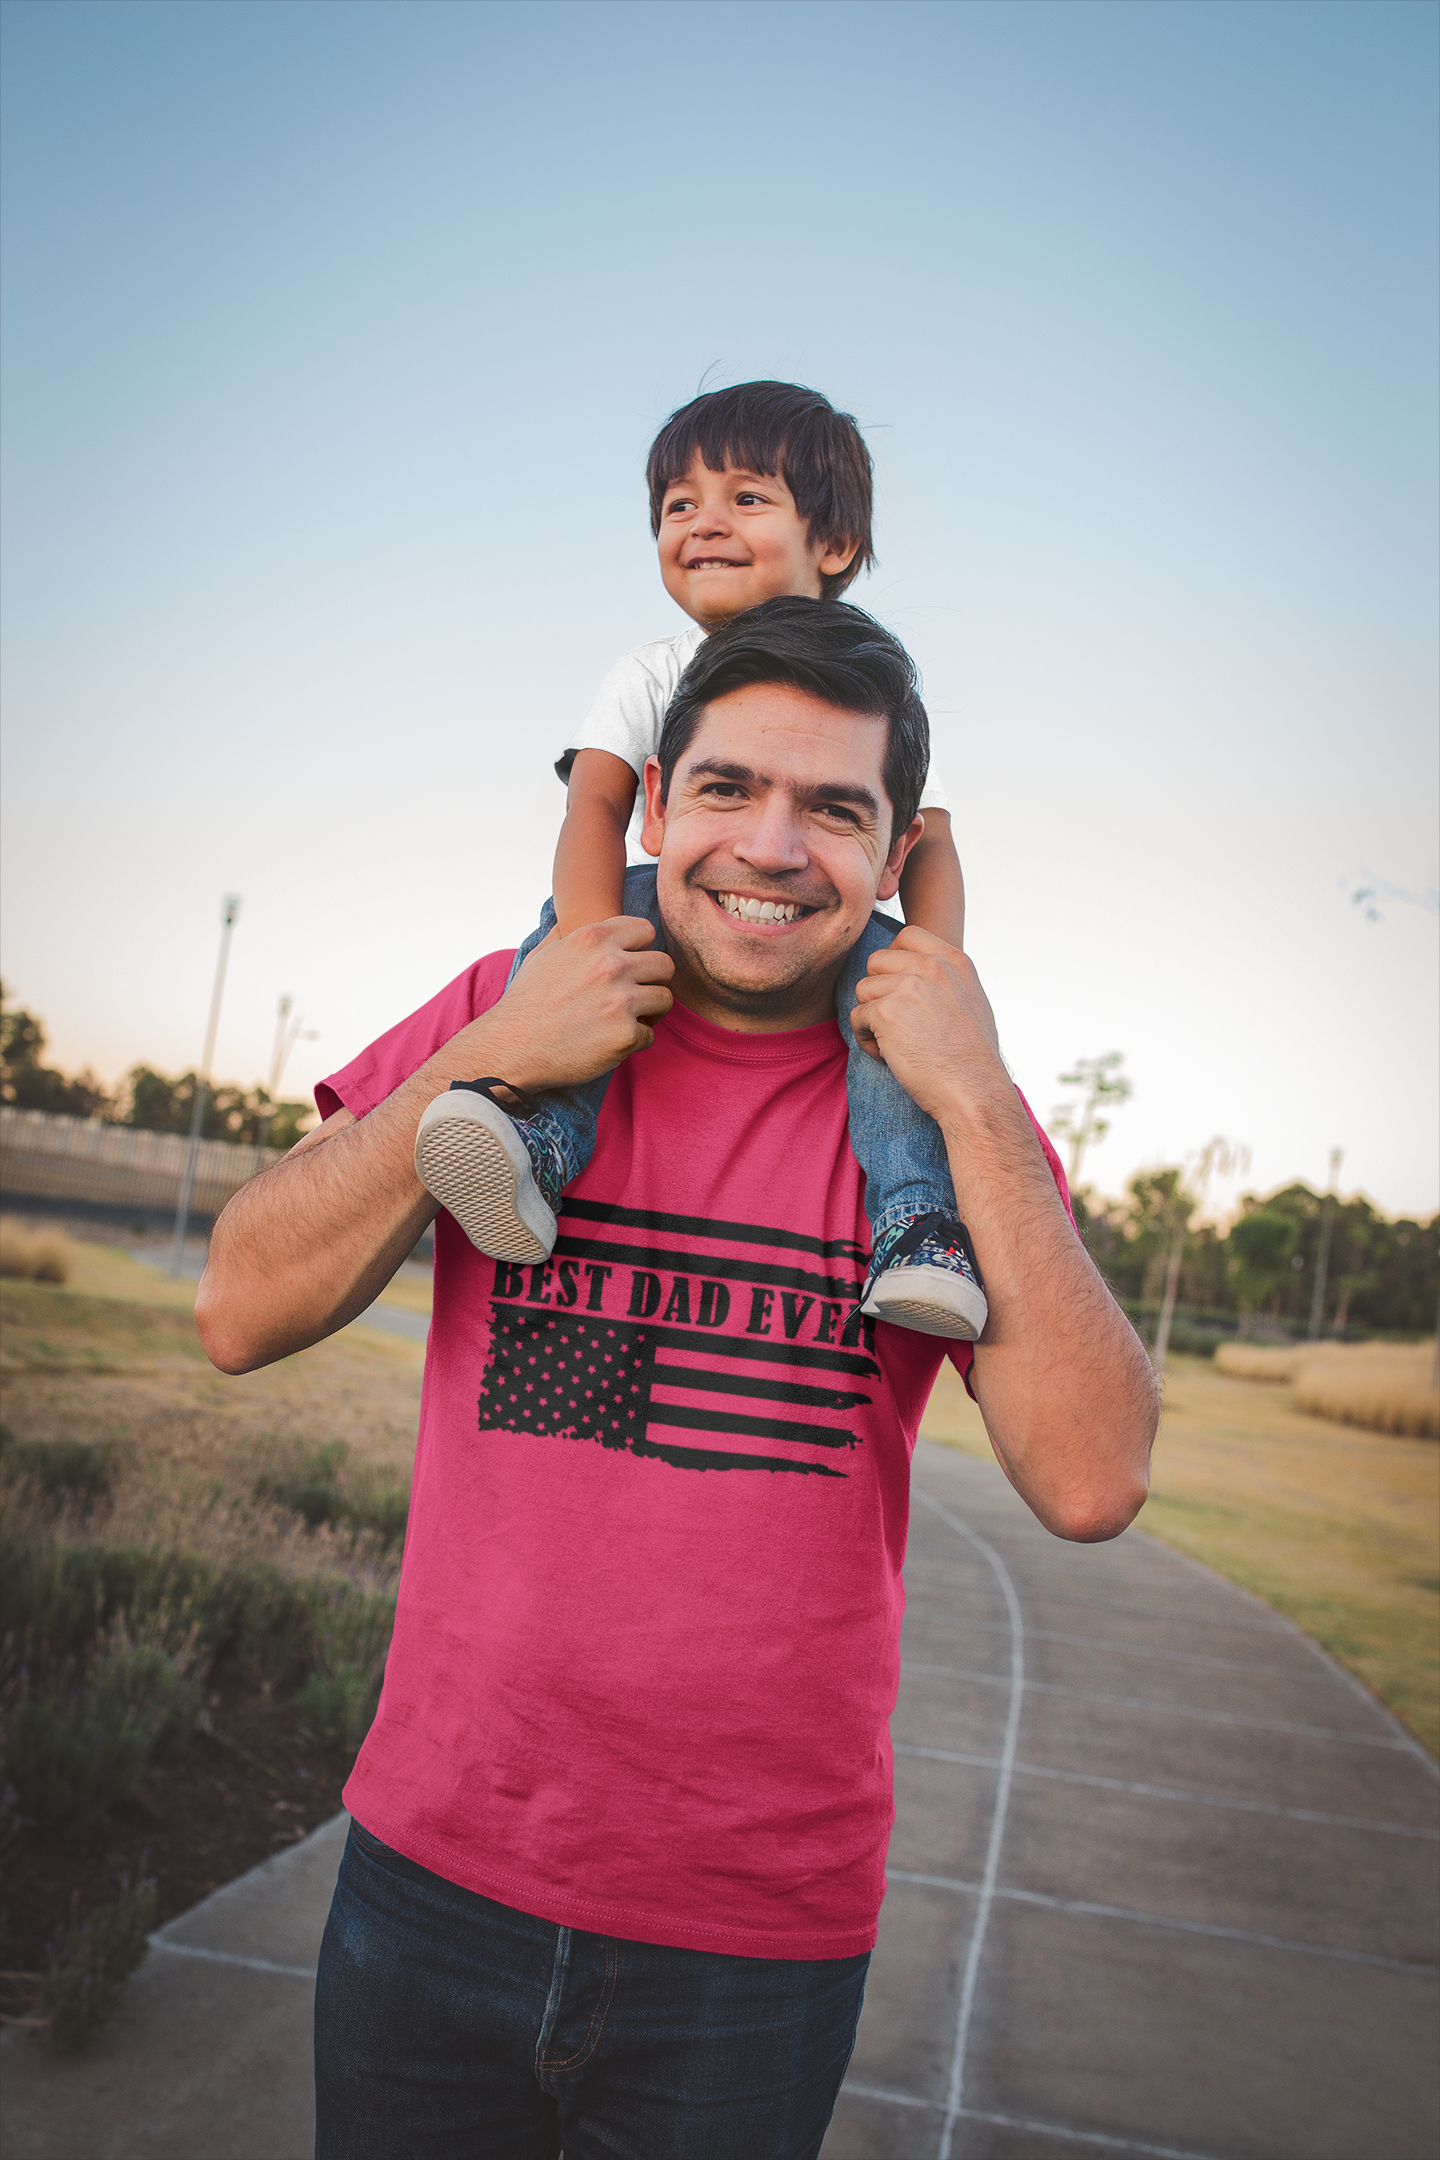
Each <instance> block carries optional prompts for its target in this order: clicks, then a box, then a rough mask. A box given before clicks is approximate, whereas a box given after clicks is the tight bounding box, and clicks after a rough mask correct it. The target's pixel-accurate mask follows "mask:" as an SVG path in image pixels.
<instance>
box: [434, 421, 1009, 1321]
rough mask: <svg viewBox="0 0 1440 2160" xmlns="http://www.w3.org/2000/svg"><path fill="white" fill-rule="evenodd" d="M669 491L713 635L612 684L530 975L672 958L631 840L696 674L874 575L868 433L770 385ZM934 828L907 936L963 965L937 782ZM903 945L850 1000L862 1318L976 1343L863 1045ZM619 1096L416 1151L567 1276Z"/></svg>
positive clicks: (473, 1095)
mask: <svg viewBox="0 0 1440 2160" xmlns="http://www.w3.org/2000/svg"><path fill="white" fill-rule="evenodd" d="M647 477H648V479H649V484H650V518H651V529H652V531H653V532H654V534H655V537H656V540H657V542H658V545H659V554H660V575H661V579H662V581H663V583H664V586H665V589H666V591H667V592H668V593H669V594H670V597H671V598H672V600H674V601H676V602H677V603H678V605H679V606H680V607H682V608H683V609H684V611H685V613H686V614H687V615H689V616H690V617H691V619H692V622H693V624H694V628H692V629H689V630H684V631H682V632H680V634H679V635H678V636H676V637H669V638H661V639H658V640H657V641H656V642H655V643H653V644H650V645H642V646H640V647H639V648H638V649H637V650H636V651H635V652H632V653H630V654H629V655H627V657H626V658H625V659H623V660H622V661H621V662H620V664H619V665H618V667H616V668H614V669H612V670H611V672H610V674H609V675H607V677H606V678H605V681H604V682H603V683H602V684H601V686H600V691H599V695H598V696H597V698H596V701H595V704H594V706H593V707H592V708H591V712H590V716H589V719H588V720H587V721H586V723H585V726H584V727H583V728H582V730H581V731H580V736H579V740H578V742H577V743H576V744H575V745H573V746H572V747H571V748H570V749H568V750H566V752H565V754H564V756H563V757H561V758H560V759H559V760H558V761H557V763H556V768H555V769H556V771H557V772H558V773H559V775H560V777H561V778H562V779H563V780H565V781H566V782H567V783H568V788H569V794H568V800H567V807H566V815H565V822H564V824H563V826H562V827H561V831H560V840H559V845H558V846H557V848H556V850H555V869H554V898H553V901H551V902H549V903H547V905H546V908H545V911H544V914H543V916H542V918H541V923H540V927H539V929H538V930H537V931H535V932H534V933H533V934H532V936H531V937H530V938H528V939H527V940H526V942H525V944H524V945H523V946H522V947H521V949H520V951H519V952H518V953H517V955H516V958H515V968H517V969H518V968H519V967H520V966H521V965H522V964H523V962H524V960H525V958H526V956H527V954H528V953H530V952H531V951H532V950H533V949H534V947H535V946H536V945H537V944H538V943H539V942H540V940H541V938H543V937H545V936H547V935H549V934H551V933H552V932H555V931H558V933H559V935H560V936H562V937H564V936H566V935H567V934H568V933H569V932H570V931H572V930H576V929H579V928H580V927H581V926H582V925H583V924H585V923H590V922H603V921H606V920H608V919H609V918H610V917H612V916H616V915H621V914H625V915H643V916H645V917H647V918H648V919H649V921H650V922H651V923H653V925H654V926H655V931H656V938H657V943H661V944H662V945H663V925H662V924H661V922H660V918H659V913H658V910H657V908H656V904H655V872H654V870H653V869H647V868H641V869H636V870H630V871H628V872H627V869H626V859H625V835H626V830H627V828H628V826H629V823H630V817H631V813H632V811H633V809H634V805H635V793H636V788H637V785H638V783H639V780H640V777H641V775H642V774H643V772H644V769H645V760H646V758H647V757H649V756H651V755H653V754H654V752H655V750H656V747H657V744H658V742H659V736H660V728H661V723H662V721H663V719H664V716H665V709H666V707H667V705H668V704H669V702H670V699H671V697H672V696H673V694H674V691H675V688H676V686H677V684H678V683H679V680H680V677H681V675H682V674H683V673H684V670H685V667H686V665H687V663H688V662H689V660H690V659H691V658H692V656H693V655H694V654H695V652H696V651H698V649H699V647H700V645H701V643H702V641H703V640H704V638H705V637H706V636H707V635H708V634H709V633H710V632H712V631H714V630H717V629H719V628H721V627H722V626H723V625H724V624H726V623H729V622H731V621H733V620H734V619H735V617H737V616H738V615H741V614H743V613H745V612H746V611H747V610H749V609H751V608H754V607H757V606H760V605H761V604H762V603H763V602H765V601H767V600H775V599H778V598H780V597H782V596H785V595H795V596H800V597H804V598H809V599H813V600H838V599H839V598H840V595H841V594H842V593H843V592H844V591H845V589H846V588H847V586H848V585H849V584H850V583H851V582H852V580H853V579H854V578H855V577H857V576H858V575H859V573H860V571H861V570H862V569H865V568H868V567H869V565H870V564H871V563H872V562H873V561H874V548H873V545H872V542H871V536H870V524H871V486H872V483H871V465H870V455H869V452H868V451H867V449H866V447H865V443H864V440H863V438H862V436H861V434H860V431H859V429H858V427H857V426H856V424H855V422H854V420H853V419H851V417H850V416H849V414H848V413H837V412H836V411H835V410H834V408H833V407H832V406H831V405H830V404H829V403H828V402H827V401H826V399H824V398H823V397H821V396H820V395H819V394H818V392H816V391H813V390H803V389H799V388H797V387H796V386H794V385H793V384H790V383H772V382H759V383H743V384H741V385H740V386H739V387H738V388H735V389H731V390H717V391H711V392H709V393H707V394H706V395H704V396H702V397H698V398H696V399H695V400H694V401H693V403H691V404H689V405H686V406H684V407H682V408H681V410H680V411H678V412H676V413H674V414H672V416H671V418H670V419H669V420H668V421H667V422H666V424H665V426H664V427H663V428H662V429H661V431H660V433H659V435H658V436H657V437H656V439H655V442H654V444H653V446H652V448H651V451H650V456H649V460H648V465H647ZM921 809H922V811H923V812H924V815H925V832H924V835H923V837H922V838H921V840H920V841H919V842H918V843H917V844H916V846H915V847H914V848H913V849H912V850H911V852H910V854H909V856H908V857H907V859H906V862H905V867H904V870H903V872H902V875H901V880H900V899H901V902H902V905H903V907H904V910H905V919H906V921H907V922H911V923H918V924H920V926H921V927H922V928H924V929H926V930H930V931H932V932H933V933H934V934H935V935H936V936H937V937H942V938H944V939H945V940H946V941H947V942H948V943H949V944H952V945H960V944H962V943H963V941H964V933H965V887H964V881H963V879H962V876H961V872H960V863H959V859H958V857H957V855H956V852H955V847H954V843H953V842H952V840H951V837H950V816H949V811H948V809H947V808H946V804H945V797H944V793H943V791H942V790H941V789H940V788H939V787H938V786H936V785H935V784H934V782H933V781H931V782H930V783H928V784H927V786H926V789H925V792H924V794H923V795H922V797H921ZM894 935H895V926H894V924H893V923H891V922H888V921H887V920H886V918H884V917H882V916H879V915H875V916H872V917H871V919H870V923H869V925H868V927H867V929H866V931H865V934H864V936H863V937H862V938H861V940H860V942H859V944H858V945H857V946H856V948H855V950H854V951H853V952H852V953H851V955H850V961H849V965H848V967H847V970H846V972H845V974H844V975H843V976H842V978H841V981H840V984H839V986H838V989H837V999H836V1003H837V1017H838V1018H839V1021H840V1026H841V1030H842V1032H843V1034H844V1036H845V1040H846V1044H847V1049H848V1054H849V1063H848V1067H847V1076H846V1077H847V1088H848V1092H849V1100H850V1137H851V1144H852V1146H853V1147H854V1150H855V1153H856V1156H857V1157H858V1159H859V1162H860V1165H861V1168H862V1169H863V1170H864V1172H865V1180H866V1183H865V1208H866V1213H867V1215H868V1216H869V1218H870V1222H871V1227H872V1231H873V1257H872V1261H871V1266H870V1272H869V1275H868V1277H867V1280H866V1283H865V1287H864V1290H863V1292H862V1294H861V1304H862V1310H863V1311H865V1312H866V1313H868V1314H870V1315H872V1316H873V1317H875V1318H878V1319H882V1320H888V1321H891V1322H896V1323H899V1324H900V1325H902V1326H907V1327H912V1328H916V1329H918V1330H919V1331H921V1332H922V1333H925V1334H930V1335H947V1336H955V1337H959V1338H961V1339H964V1340H974V1338H975V1337H977V1336H978V1335H979V1333H980V1331H981V1329H982V1328H983V1326H984V1324H985V1318H986V1303H985V1294H984V1289H983V1287H982V1285H981V1281H980V1277H979V1272H978V1270H977V1268H976V1265H975V1260H974V1255H973V1253H972V1251H971V1249H970V1242H969V1238H968V1235H967V1233H966V1231H965V1227H964V1225H963V1224H962V1223H961V1222H960V1221H959V1218H958V1215H957V1211H956V1205H955V1194H954V1188H953V1186H952V1184H951V1181H950V1172H949V1166H948V1161H947V1158H946V1154H945V1146H944V1142H943V1139H942V1138H941V1135H940V1133H939V1130H938V1128H937V1127H936V1126H935V1125H934V1124H933V1123H932V1122H931V1120H930V1119H929V1118H927V1117H926V1116H925V1115H924V1114H923V1112H921V1111H919V1110H918V1109H917V1108H916V1107H915V1105H914V1103H913V1102H912V1101H911V1100H910V1098H909V1096H908V1095H907V1094H906V1093H905V1091H904V1089H903V1088H902V1087H901V1086H900V1084H899V1082H898V1081H897V1080H895V1079H894V1078H893V1077H892V1076H891V1074H890V1072H889V1071H888V1069H887V1068H886V1066H885V1065H884V1063H883V1061H881V1060H880V1058H879V1056H878V1053H877V1052H876V1051H875V1049H874V1046H873V1044H869V1045H867V1044H865V1043H863V1042H860V1041H857V1039H856V1036H855V1034H854V1032H853V1027H852V1023H851V1008H852V1007H853V1006H854V1003H855V984H856V983H857V982H858V980H859V978H860V977H861V976H862V975H863V974H864V973H865V970H866V966H867V963H868V960H869V956H870V954H871V953H872V952H876V951H879V950H881V949H883V947H885V946H887V945H888V944H889V943H890V942H891V940H892V939H893V937H894ZM513 972H514V971H513V970H512V980H513ZM856 1017H858V1015H856ZM608 1079H609V1076H608V1074H607V1075H605V1076H603V1077H602V1078H601V1079H600V1080H598V1081H596V1082H594V1083H592V1084H591V1086H589V1087H587V1088H575V1089H571V1090H568V1091H567V1092H566V1093H565V1094H564V1095H552V1096H547V1097H546V1098H545V1099H544V1100H543V1101H541V1102H540V1103H537V1104H531V1103H528V1102H524V1101H521V1100H518V1099H517V1096H516V1091H515V1090H513V1089H510V1088H507V1087H506V1085H505V1083H504V1082H503V1081H501V1080H498V1079H489V1080H477V1081H474V1082H470V1083H464V1082H456V1083H455V1085H454V1086H453V1087H452V1088H451V1090H450V1092H449V1093H448V1094H445V1095H441V1096H439V1097H438V1098H437V1099H436V1100H435V1101H434V1102H432V1103H431V1104H430V1105H429V1107H428V1108H427V1110H426V1111H425V1114H424V1116H423V1117H422V1118H421V1120H420V1124H419V1128H418V1131H417V1134H416V1146H415V1166H416V1170H417V1172H418V1174H419V1176H420V1179H421V1181H422V1183H423V1184H424V1185H425V1186H426V1188H427V1190H428V1191H429V1192H430V1193H432V1194H433V1196H434V1197H435V1199H437V1200H438V1201H439V1202H440V1204H441V1205H442V1207H445V1208H448V1209H449V1211H450V1213H451V1214H452V1215H454V1216H455V1218H456V1219H457V1221H458V1222H459V1223H460V1225H461V1227H462V1228H463V1229H464V1230H465V1232H466V1234H467V1236H468V1237H469V1238H470V1240H471V1242H472V1244H474V1245H476V1246H477V1247H478V1248H479V1250H480V1251H481V1252H486V1253H491V1254H493V1255H494V1256H495V1257H496V1258H497V1259H503V1260H510V1261H530V1262H534V1261H539V1260H543V1259H545V1258H546V1257H547V1256H548V1255H549V1253H550V1251H551V1248H552V1247H553V1245H554V1242H555V1235H556V1221H555V1218H556V1214H557V1212H558V1210H559V1207H560V1195H561V1193H562V1191H563V1189H564V1188H565V1186H566V1185H568V1184H569V1183H570V1182H571V1180H572V1179H574V1178H576V1177H578V1176H579V1174H580V1172H581V1171H582V1170H583V1169H584V1167H585V1165H586V1163H588V1161H589V1159H590V1155H591V1151H592V1149H593V1146H594V1138H595V1119H596V1117H597V1116H598V1114H599V1109H600V1105H601V1102H602V1101H603V1099H604V1094H605V1089H606V1086H607V1084H608ZM501 1095H503V1096H506V1097H507V1098H508V1099H509V1105H510V1107H509V1109H507V1108H506V1107H504V1106H503V1105H502V1104H501V1102H500V1101H499V1100H498V1097H499V1096H501ZM512 1111H523V1115H512V1114H511V1112H512Z"/></svg>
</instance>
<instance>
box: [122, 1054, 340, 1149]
mask: <svg viewBox="0 0 1440 2160" xmlns="http://www.w3.org/2000/svg"><path fill="white" fill-rule="evenodd" d="M195 1087H196V1076H195V1074H194V1073H193V1072H188V1073H181V1075H180V1076H179V1078H178V1079H175V1080H171V1079H168V1078H167V1077H166V1075H165V1074H164V1073H159V1072H156V1071H155V1070H154V1069H153V1068H152V1067H151V1066H149V1065H132V1066H131V1068H130V1071H129V1072H128V1073H127V1074H126V1076H125V1091H126V1101H125V1111H124V1115H123V1116H122V1117H121V1118H120V1119H119V1120H118V1122H119V1123H121V1124H124V1125H135V1126H139V1127H141V1128H142V1129H143V1130H144V1131H146V1132H165V1133H181V1134H184V1133H188V1132H189V1130H190V1119H191V1115H192V1113H193V1111H194V1107H195ZM312 1116H313V1111H312V1108H311V1105H310V1104H309V1103H307V1102H281V1103H274V1102H272V1101H271V1100H270V1097H269V1095H268V1094H267V1092H266V1090H265V1089H264V1088H262V1087H254V1088H242V1087H239V1086H238V1085H236V1083H235V1082H233V1081H225V1082H222V1083H221V1084H220V1085H218V1086H215V1087H212V1088H211V1089H210V1091H209V1094H208V1097H207V1099H206V1103H205V1115H204V1119H203V1122H202V1124H201V1127H200V1137H201V1139H202V1140H233V1141H237V1142H240V1143H242V1144H243V1145H245V1146H247V1147H255V1146H257V1145H266V1146H269V1147H273V1148H289V1147H293V1146H294V1145H295V1142H296V1141H297V1140H298V1139H299V1138H300V1135H301V1132H302V1131H303V1130H304V1128H305V1126H306V1124H307V1123H308V1121H309V1120H310V1119H311V1117H312ZM262 1136H263V1137H262Z"/></svg>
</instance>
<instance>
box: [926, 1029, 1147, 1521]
mask: <svg viewBox="0 0 1440 2160" xmlns="http://www.w3.org/2000/svg"><path fill="white" fill-rule="evenodd" d="M996 1065H997V1073H996V1080H995V1084H994V1085H993V1086H987V1087H985V1088H983V1089H982V1090H981V1091H979V1094H978V1099H977V1095H976V1093H975V1092H973V1091H967V1099H966V1100H965V1101H964V1102H963V1103H957V1104H956V1105H955V1106H954V1107H953V1108H952V1109H951V1110H950V1112H949V1114H948V1115H947V1116H946V1117H945V1118H944V1119H942V1121H941V1122H942V1129H943V1130H944V1133H945V1139H946V1146H947V1151H948V1153H949V1156H950V1164H951V1175H952V1178H953V1180H954V1184H955V1192H956V1199H957V1202H958V1204H959V1208H960V1212H961V1214H962V1216H963V1217H964V1219H965V1222H966V1224H967V1226H968V1228H969V1230H970V1233H971V1236H972V1237H973V1239H974V1241H975V1249H976V1252H977V1254H978V1256H979V1259H980V1265H981V1269H982V1271H983V1274H984V1277H985V1292H986V1297H987V1299H988V1301H989V1306H990V1317H989V1320H988V1322H987V1323H986V1327H985V1332H984V1334H983V1336H982V1337H981V1340H980V1341H979V1343H977V1345H976V1347H975V1366H974V1372H973V1374H972V1383H973V1386H974V1389H975V1394H976V1397H977V1399H978V1401H979V1404H980V1408H981V1411H982V1413H983V1415H984V1418H985V1425H986V1429H987V1431H988V1432H989V1434H990V1438H991V1442H992V1444H993V1445H994V1448H995V1452H996V1455H997V1457H998V1458H999V1460H1000V1463H1001V1465H1002V1467H1003V1468H1004V1470H1005V1474H1006V1476H1007V1477H1008V1478H1009V1479H1010V1481H1011V1483H1012V1484H1013V1485H1014V1486H1015V1487H1016V1489H1017V1491H1018V1492H1019V1493H1020V1494H1021V1495H1022V1497H1023V1498H1024V1499H1025V1500H1026V1501H1027V1502H1028V1504H1029V1505H1030V1507H1031V1508H1033V1510H1034V1511H1035V1513H1036V1514H1037V1515H1038V1516H1039V1518H1040V1520H1041V1521H1042V1522H1043V1523H1044V1524H1045V1525H1046V1526H1047V1528H1049V1529H1051V1530H1053V1531H1055V1532H1056V1533H1057V1535H1059V1536H1061V1537H1070V1538H1080V1539H1099V1538H1107V1537H1114V1536H1116V1535H1117V1534H1118V1533H1119V1532H1120V1531H1121V1530H1123V1529H1124V1528H1125V1526H1126V1524H1127V1523H1129V1522H1130V1521H1132V1520H1133V1518H1134V1516H1135V1515H1136V1514H1137V1513H1138V1511H1139V1509H1140V1507H1141V1505H1142V1503H1143V1501H1144V1498H1145V1493H1146V1489H1147V1481H1148V1476H1149V1459H1150V1446H1151V1442H1152V1440H1153V1438H1154V1433H1155V1423H1156V1415H1157V1395H1156V1388H1155V1381H1154V1376H1153V1374H1152V1373H1151V1370H1150V1363H1149V1360H1148V1358H1147V1357H1146V1355H1145V1352H1144V1349H1143V1348H1142V1346H1141V1344H1140V1342H1139V1339H1138V1338H1137V1336H1136V1335H1135V1332H1134V1330H1133V1329H1132V1328H1131V1326H1130V1324H1129V1322H1128V1321H1127V1320H1126V1319H1125V1317H1124V1315H1123V1313H1121V1311H1120V1309H1119V1307H1118V1306H1117V1305H1116V1303H1115V1301H1114V1299H1113V1298H1112V1297H1111V1295H1110V1293H1109V1291H1108V1290H1107V1289H1106V1287H1105V1284H1104V1283H1103V1281H1102V1280H1101V1278H1100V1276H1099V1274H1098V1272H1097V1270H1096V1268H1095V1266H1094V1263H1093V1262H1092V1261H1091V1259H1090V1257H1089V1255H1088V1254H1087V1253H1086V1251H1085V1249H1084V1247H1083V1246H1082V1244H1081V1243H1080V1240H1079V1239H1078V1237H1077V1236H1076V1235H1075V1230H1074V1226H1073V1225H1072V1223H1071V1221H1070V1218H1069V1216H1068V1215H1067V1213H1066V1211H1065V1207H1064V1204H1063V1202H1062V1201H1061V1199H1060V1195H1059V1192H1058V1191H1057V1189H1056V1186H1055V1181H1054V1178H1053V1177H1052V1176H1051V1173H1050V1167H1049V1164H1048V1163H1047V1162H1046V1160H1045V1157H1044V1154H1043V1152H1042V1150H1041V1148H1040V1144H1039V1141H1038V1140H1037V1138H1036V1136H1035V1132H1034V1128H1033V1127H1032V1125H1031V1123H1030V1120H1029V1118H1028V1117H1027V1116H1026V1113H1025V1109H1024V1105H1023V1104H1022V1103H1021V1101H1020V1099H1019V1097H1018V1095H1017V1094H1016V1093H1015V1091H1014V1089H1013V1087H1011V1086H1010V1085H1009V1082H1008V1081H1007V1080H1006V1079H1005V1077H1004V1075H1003V1071H1002V1070H1001V1069H1000V1068H999V1062H998V1059H997V1061H996Z"/></svg>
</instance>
